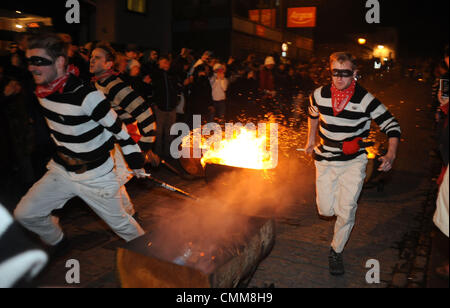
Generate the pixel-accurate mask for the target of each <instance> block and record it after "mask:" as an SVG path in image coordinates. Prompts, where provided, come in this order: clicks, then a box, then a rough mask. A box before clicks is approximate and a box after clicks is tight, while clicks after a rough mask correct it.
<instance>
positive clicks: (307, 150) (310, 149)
mask: <svg viewBox="0 0 450 308" xmlns="http://www.w3.org/2000/svg"><path fill="white" fill-rule="evenodd" d="M315 147H316V145H315V144H314V143H311V142H308V145H307V146H306V148H305V153H306V154H308V155H312V154H313V153H314V148H315Z"/></svg>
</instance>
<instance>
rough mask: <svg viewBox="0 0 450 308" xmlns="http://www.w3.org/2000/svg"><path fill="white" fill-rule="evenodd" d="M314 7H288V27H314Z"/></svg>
mask: <svg viewBox="0 0 450 308" xmlns="http://www.w3.org/2000/svg"><path fill="white" fill-rule="evenodd" d="M316 16H317V8H316V7H295V8H289V9H288V18H287V19H288V21H287V26H288V28H314V27H316Z"/></svg>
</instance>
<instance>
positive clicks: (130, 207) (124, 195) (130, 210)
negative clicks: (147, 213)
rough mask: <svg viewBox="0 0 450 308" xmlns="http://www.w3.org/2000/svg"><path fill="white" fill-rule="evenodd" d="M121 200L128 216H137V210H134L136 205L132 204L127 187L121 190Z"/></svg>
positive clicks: (122, 187)
mask: <svg viewBox="0 0 450 308" xmlns="http://www.w3.org/2000/svg"><path fill="white" fill-rule="evenodd" d="M119 193H120V198H121V199H122V205H123V208H124V209H125V212H127V214H128V215H130V216H133V215H134V214H136V210H135V209H134V204H133V202H131V199H130V196H129V195H128V192H127V189H126V187H125V185H123V186H121V187H120V190H119Z"/></svg>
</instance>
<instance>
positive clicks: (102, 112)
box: [82, 91, 144, 169]
mask: <svg viewBox="0 0 450 308" xmlns="http://www.w3.org/2000/svg"><path fill="white" fill-rule="evenodd" d="M82 108H83V110H84V111H85V112H86V113H87V115H88V116H90V117H91V118H92V119H93V120H94V121H95V122H97V123H99V124H100V125H102V126H103V127H105V128H106V129H107V130H108V131H110V132H111V133H112V134H113V135H114V137H115V138H116V139H117V141H118V143H119V145H120V147H121V148H122V151H123V154H124V157H125V160H126V161H127V163H128V165H129V167H130V168H131V169H141V168H142V167H143V166H144V157H143V155H142V153H141V149H140V147H139V146H138V145H137V144H136V143H135V142H134V140H133V139H132V138H131V137H130V135H129V134H128V131H127V129H126V126H125V125H124V124H123V123H122V121H121V120H120V119H119V117H118V116H117V113H116V112H115V111H114V110H113V109H112V108H111V105H110V103H109V101H108V100H107V99H106V98H105V96H104V95H103V93H101V92H100V91H95V92H92V93H90V94H89V95H88V96H87V97H86V98H85V100H84V101H83V104H82Z"/></svg>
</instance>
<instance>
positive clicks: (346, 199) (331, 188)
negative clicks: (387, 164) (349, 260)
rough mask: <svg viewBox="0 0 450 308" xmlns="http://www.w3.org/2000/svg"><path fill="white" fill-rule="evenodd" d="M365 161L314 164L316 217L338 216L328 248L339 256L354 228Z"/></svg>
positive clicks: (364, 159)
mask: <svg viewBox="0 0 450 308" xmlns="http://www.w3.org/2000/svg"><path fill="white" fill-rule="evenodd" d="M367 162H368V160H367V157H366V156H360V157H358V158H356V159H353V160H351V161H348V162H327V161H322V162H316V172H317V175H316V195H317V207H318V210H319V214H320V215H322V216H326V217H333V216H337V221H336V225H335V228H334V237H333V242H332V244H331V247H332V248H333V249H334V251H335V252H337V253H342V251H344V247H345V245H346V244H347V242H348V239H349V237H350V233H351V232H352V229H353V226H354V225H355V216H356V210H357V208H358V199H359V196H360V194H361V190H362V188H363V185H364V180H365V178H366V168H367Z"/></svg>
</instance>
